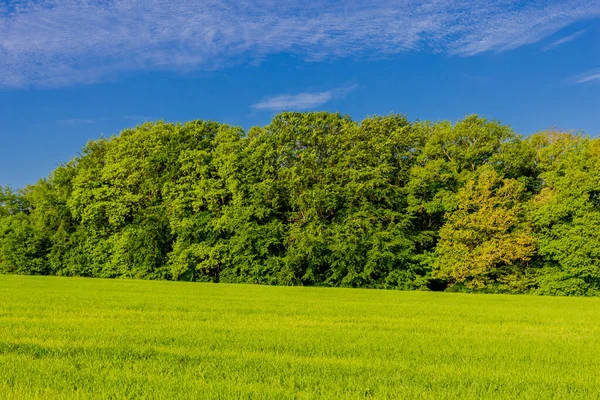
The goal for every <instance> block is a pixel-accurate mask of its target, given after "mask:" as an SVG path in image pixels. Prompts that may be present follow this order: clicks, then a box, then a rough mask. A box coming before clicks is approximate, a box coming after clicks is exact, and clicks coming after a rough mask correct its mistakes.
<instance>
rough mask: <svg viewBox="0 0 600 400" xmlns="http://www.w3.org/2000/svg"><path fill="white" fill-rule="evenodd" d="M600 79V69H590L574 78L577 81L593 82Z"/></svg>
mask: <svg viewBox="0 0 600 400" xmlns="http://www.w3.org/2000/svg"><path fill="white" fill-rule="evenodd" d="M598 80H600V70H594V71H588V72H586V73H583V74H581V75H578V76H576V77H574V78H572V81H573V82H575V83H579V84H581V83H591V82H595V81H598Z"/></svg>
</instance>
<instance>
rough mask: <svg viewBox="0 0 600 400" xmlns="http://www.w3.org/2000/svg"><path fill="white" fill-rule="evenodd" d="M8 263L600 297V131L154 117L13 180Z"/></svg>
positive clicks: (0, 263)
mask: <svg viewBox="0 0 600 400" xmlns="http://www.w3.org/2000/svg"><path fill="white" fill-rule="evenodd" d="M0 272H2V273H9V274H30V275H61V276H86V277H104V278H117V277H124V278H142V279H166V280H183V281H203V282H239V283H256V284H269V285H312V286H343V287H363V288H389V289H404V290H407V289H419V290H447V291H479V292H490V293H492V292H493V293H535V294H547V295H579V296H582V295H583V296H593V295H598V294H600V139H592V138H590V137H588V136H586V135H582V134H577V133H565V132H556V131H544V132H540V133H537V134H534V135H531V136H529V137H522V136H519V135H517V134H515V132H514V131H513V130H512V129H511V128H510V127H509V126H505V125H502V124H500V123H499V122H497V121H489V120H486V119H484V118H480V117H478V116H476V115H473V116H468V117H466V118H465V119H463V120H461V121H458V122H457V123H455V124H452V123H450V122H446V121H443V122H436V123H432V122H421V121H417V122H410V121H408V119H407V118H406V117H405V116H403V115H394V114H392V115H388V116H374V117H369V118H366V119H365V120H363V121H362V122H360V123H357V122H355V121H353V120H351V119H350V118H349V117H346V116H342V115H340V114H332V113H325V112H313V113H288V112H285V113H281V114H279V115H277V116H275V117H274V118H273V120H272V122H271V123H270V124H269V125H267V126H264V127H253V128H251V129H250V130H249V131H248V132H244V131H243V130H242V129H240V128H238V127H234V126H229V125H225V124H220V123H217V122H213V121H191V122H187V123H185V124H171V123H165V122H163V121H158V122H149V123H145V124H142V125H139V126H137V127H136V128H134V129H126V130H124V131H123V132H121V134H120V135H118V136H112V137H110V138H101V139H98V140H94V141H90V142H89V143H88V144H87V145H86V146H85V147H84V148H83V149H82V151H81V153H80V154H79V156H77V157H76V158H74V159H73V160H71V161H70V162H68V163H65V164H63V165H60V166H59V167H58V168H56V170H55V171H54V172H53V173H52V174H51V175H50V176H49V177H48V178H46V179H41V180H39V181H38V182H37V183H36V184H34V185H30V186H27V187H26V188H24V189H22V190H18V191H15V190H11V189H10V188H8V187H5V188H2V189H1V191H0Z"/></svg>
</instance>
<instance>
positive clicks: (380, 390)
mask: <svg viewBox="0 0 600 400" xmlns="http://www.w3.org/2000/svg"><path fill="white" fill-rule="evenodd" d="M599 371H600V299H597V298H557V297H533V296H504V295H467V294H451V293H428V292H399V291H379V290H361V289H326V288H305V287H267V286H252V285H225V284H198V283H177V282H157V281H135V280H102V279H79V278H56V277H26V276H11V275H0V397H2V398H8V399H29V398H43V399H52V398H107V399H108V398H110V399H125V398H131V399H134V398H135V399H137V398H148V399H162V398H165V399H166V398H190V399H197V398H365V397H371V398H410V399H413V398H431V399H444V398H448V399H454V398H456V399H459V398H460V399H465V398H530V399H540V398H556V399H565V398H581V399H592V398H599V397H600V372H599Z"/></svg>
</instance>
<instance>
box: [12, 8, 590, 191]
mask: <svg viewBox="0 0 600 400" xmlns="http://www.w3.org/2000/svg"><path fill="white" fill-rule="evenodd" d="M284 109H286V110H328V111H339V112H341V113H343V114H349V115H351V116H352V117H353V118H354V119H356V120H361V119H362V118H364V117H365V116H367V115H373V114H388V113H390V112H395V113H405V114H407V115H408V117H409V119H411V120H416V119H421V120H425V119H429V120H440V119H448V120H452V121H455V120H457V119H459V118H462V117H464V116H465V115H467V114H472V113H478V114H480V115H483V116H486V117H488V118H494V119H499V120H500V121H502V122H503V123H506V124H509V125H511V126H512V127H513V128H514V129H515V130H516V131H517V132H519V133H522V134H525V135H526V134H530V133H532V132H535V131H538V130H542V129H546V128H550V127H557V128H559V129H564V130H584V131H586V132H587V133H589V134H590V135H594V136H595V135H597V134H598V133H599V132H600V111H599V110H600V0H587V1H580V0H569V1H527V2H519V1H514V0H496V1H479V0H470V1H467V0H436V1H428V2H423V1H411V0H403V1H391V0H379V1H321V0H313V1H306V0H296V1H287V0H241V1H231V0H209V1H188V0H183V1H174V0H171V1H167V0H143V1H136V0H127V1H125V0H87V1H75V0H36V1H28V0H25V1H14V0H8V1H7V0H0V136H1V139H2V143H1V144H0V185H4V184H8V185H11V186H13V187H22V186H24V185H26V184H28V183H34V182H35V181H36V180H37V179H38V178H41V177H45V176H47V174H48V173H49V172H50V171H51V170H52V169H54V168H55V167H56V166H57V165H58V164H60V163H61V162H64V161H68V160H69V159H70V158H72V157H73V156H75V155H77V152H78V150H79V149H80V148H81V146H83V145H84V144H85V142H87V141H88V140H90V139H95V138H98V137H99V136H101V135H104V136H110V135H112V134H116V133H118V132H119V131H121V130H122V129H123V128H126V127H130V126H135V125H136V124H138V123H140V122H143V121H146V120H155V119H165V120H169V121H185V120H191V119H196V118H202V119H213V120H217V121H220V122H226V123H230V124H234V125H239V126H242V127H243V128H245V129H247V128H249V127H251V126H253V125H264V124H266V123H268V122H269V120H270V119H271V117H272V116H273V115H274V114H276V113H277V112H279V111H281V110H284Z"/></svg>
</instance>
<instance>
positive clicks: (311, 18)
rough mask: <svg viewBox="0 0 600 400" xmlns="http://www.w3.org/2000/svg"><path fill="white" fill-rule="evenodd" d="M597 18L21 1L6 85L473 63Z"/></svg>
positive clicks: (406, 1) (154, 0)
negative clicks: (414, 58) (236, 69)
mask: <svg viewBox="0 0 600 400" xmlns="http://www.w3.org/2000/svg"><path fill="white" fill-rule="evenodd" d="M598 17H600V3H599V2H597V1H589V0H570V1H561V0H553V1H544V2H530V3H526V4H525V5H522V2H520V1H518V0H503V1H499V2H493V3H490V2H489V1H486V0H436V1H435V2H425V1H418V0H380V1H377V2H372V3H371V2H367V3H365V2H364V1H359V0H345V1H332V0H312V1H311V0H295V1H291V0H281V1H273V0H241V1H240V0H206V1H201V2H200V1H195V0H180V1H171V0H109V1H105V0H87V1H85V2H79V1H75V0H22V1H19V2H9V3H7V4H4V5H0V72H1V73H0V88H2V87H4V88H22V87H30V86H36V87H40V86H41V87H60V86H68V85H73V84H89V83H96V82H101V81H105V80H107V79H115V78H118V77H120V76H121V75H122V74H124V73H128V72H135V71H140V70H145V71H151V70H179V71H192V70H198V69H202V70H211V69H216V68H223V67H225V66H228V65H233V64H237V63H251V64H256V63H260V62H261V60H264V59H265V58H266V57H268V56H270V55H274V54H284V53H285V54H294V55H297V56H298V57H300V58H301V59H303V60H305V61H321V60H330V59H339V58H344V57H351V58H360V57H363V58H364V57H368V58H378V57H387V56H390V55H394V54H398V53H402V52H411V51H412V52H416V51H426V52H435V53H446V54H451V55H459V56H472V55H476V54H480V53H482V52H487V51H507V50H511V49H515V48H518V47H521V46H523V45H526V44H531V43H536V42H539V41H541V40H543V39H545V38H547V37H549V36H550V35H552V34H554V33H556V32H558V31H559V30H561V29H563V28H565V27H567V26H569V25H571V24H572V23H574V22H577V21H581V20H584V19H591V18H598Z"/></svg>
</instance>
